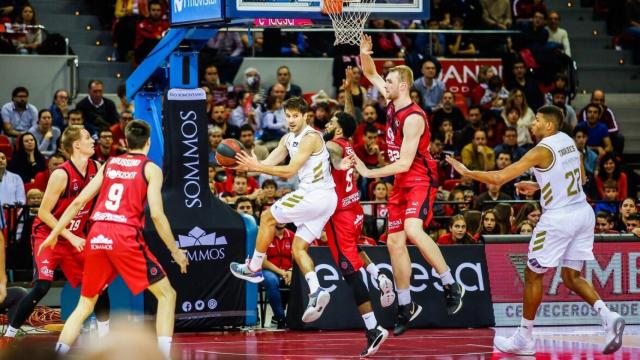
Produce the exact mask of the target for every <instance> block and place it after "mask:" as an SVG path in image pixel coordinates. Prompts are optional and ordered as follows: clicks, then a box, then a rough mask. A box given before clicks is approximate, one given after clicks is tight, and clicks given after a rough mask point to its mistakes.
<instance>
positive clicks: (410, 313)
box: [393, 301, 422, 336]
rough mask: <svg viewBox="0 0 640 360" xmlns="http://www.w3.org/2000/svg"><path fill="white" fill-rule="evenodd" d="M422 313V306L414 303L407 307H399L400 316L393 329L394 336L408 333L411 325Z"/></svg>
mask: <svg viewBox="0 0 640 360" xmlns="http://www.w3.org/2000/svg"><path fill="white" fill-rule="evenodd" d="M420 312H422V306H420V305H418V304H416V303H415V302H413V301H412V302H411V303H410V304H407V305H398V315H397V317H396V324H395V326H394V328H393V335H394V336H399V335H402V334H403V333H404V332H405V331H407V329H409V323H410V322H411V321H413V319H415V318H417V317H418V315H420Z"/></svg>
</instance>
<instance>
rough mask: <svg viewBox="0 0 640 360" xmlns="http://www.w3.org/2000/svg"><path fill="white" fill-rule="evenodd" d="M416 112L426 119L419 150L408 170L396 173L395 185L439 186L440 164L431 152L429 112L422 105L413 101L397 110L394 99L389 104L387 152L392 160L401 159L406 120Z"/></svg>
mask: <svg viewBox="0 0 640 360" xmlns="http://www.w3.org/2000/svg"><path fill="white" fill-rule="evenodd" d="M413 114H416V115H418V116H420V117H421V118H422V119H423V121H424V131H423V133H422V135H421V136H420V142H419V143H418V150H417V151H416V156H415V157H414V158H413V163H412V164H411V167H410V168H409V170H408V171H407V172H404V173H399V174H396V175H395V184H394V186H398V187H413V186H416V185H423V186H426V185H431V186H438V165H437V162H436V161H435V160H434V159H433V157H431V153H430V152H429V141H430V140H431V138H430V133H431V132H430V131H429V122H428V116H427V114H426V113H425V112H424V111H423V110H422V108H420V106H418V105H416V104H414V103H411V105H408V106H405V107H403V108H402V109H399V110H396V109H395V106H394V105H393V101H391V102H389V105H387V154H388V155H389V161H390V162H392V163H393V162H396V161H398V160H399V159H400V148H401V147H402V140H403V139H404V134H403V129H404V122H405V120H406V119H407V118H408V117H409V116H410V115H413Z"/></svg>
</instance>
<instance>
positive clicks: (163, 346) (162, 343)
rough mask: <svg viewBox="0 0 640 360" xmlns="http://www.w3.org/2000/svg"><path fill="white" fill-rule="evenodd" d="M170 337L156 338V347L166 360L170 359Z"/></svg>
mask: <svg viewBox="0 0 640 360" xmlns="http://www.w3.org/2000/svg"><path fill="white" fill-rule="evenodd" d="M171 341H172V338H171V336H158V347H159V348H160V352H161V353H162V355H164V357H165V358H166V359H170V358H171Z"/></svg>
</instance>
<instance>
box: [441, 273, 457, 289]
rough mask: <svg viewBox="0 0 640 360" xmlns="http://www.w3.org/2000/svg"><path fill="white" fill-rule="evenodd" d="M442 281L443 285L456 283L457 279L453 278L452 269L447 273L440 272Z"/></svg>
mask: <svg viewBox="0 0 640 360" xmlns="http://www.w3.org/2000/svg"><path fill="white" fill-rule="evenodd" d="M439 276H440V281H441V282H442V285H451V284H454V283H455V282H456V281H455V280H453V276H452V275H451V270H447V271H446V272H445V273H443V274H440V275H439Z"/></svg>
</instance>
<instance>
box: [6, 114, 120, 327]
mask: <svg viewBox="0 0 640 360" xmlns="http://www.w3.org/2000/svg"><path fill="white" fill-rule="evenodd" d="M93 143H94V142H93V139H92V138H91V135H90V134H89V132H88V131H87V130H85V129H84V128H83V127H82V126H77V125H76V126H74V125H72V126H69V127H67V128H66V129H65V131H64V133H63V134H62V138H61V144H62V147H63V148H64V150H65V151H66V152H67V153H68V154H70V159H69V160H68V161H66V162H64V163H63V164H62V165H60V166H59V167H58V168H56V169H55V170H53V172H52V173H51V176H50V178H49V181H48V183H47V187H46V190H45V192H44V196H43V197H42V204H41V205H40V209H39V210H38V217H37V218H36V219H35V220H34V222H33V230H32V234H31V242H32V248H33V253H34V261H35V269H34V276H33V281H34V285H33V288H32V289H31V291H29V293H28V294H27V295H26V296H25V297H24V298H23V299H22V300H21V301H20V303H19V304H18V307H17V310H16V312H15V315H14V316H13V318H12V319H11V322H10V324H9V327H8V328H7V330H6V332H5V336H6V337H15V336H16V332H17V331H18V329H20V327H21V326H22V325H23V324H24V322H25V321H26V320H27V319H28V318H29V316H30V315H31V313H32V312H33V309H34V308H35V307H36V305H37V304H38V302H40V300H42V298H43V297H44V296H45V295H46V294H47V292H49V288H50V287H51V282H52V281H53V272H54V271H55V270H56V269H57V268H58V267H60V268H61V269H62V272H63V273H64V275H65V277H66V278H67V280H68V281H69V283H70V284H71V286H72V287H74V288H75V287H77V286H78V285H79V284H80V282H81V280H82V269H83V267H84V253H83V248H84V239H82V238H83V237H84V236H85V235H86V228H87V224H86V223H87V220H88V219H89V214H90V212H91V207H92V206H93V203H87V204H86V206H84V207H83V208H82V209H81V210H80V212H79V213H78V214H77V215H76V216H74V217H73V220H72V221H71V224H70V225H69V227H68V228H66V229H63V231H62V236H63V237H64V238H65V240H64V241H61V242H60V246H58V247H56V248H55V249H46V250H45V251H43V252H41V253H39V254H36V252H37V250H38V247H39V246H40V245H41V244H42V243H43V242H44V240H45V239H46V237H47V236H48V235H49V233H50V232H51V229H52V228H53V227H54V226H55V225H56V221H57V219H59V218H60V216H61V215H62V213H63V212H64V211H65V209H66V208H67V207H68V206H69V204H71V202H72V201H73V200H74V199H75V198H76V196H78V194H79V193H80V192H81V191H82V189H83V188H84V187H85V186H86V185H87V184H88V183H89V181H91V179H93V177H94V176H95V175H96V173H97V171H98V167H99V165H98V164H97V163H96V162H95V161H93V160H90V159H89V158H90V157H91V156H92V155H93V152H94V150H93V149H94V148H93ZM96 317H97V319H98V333H99V335H100V336H104V335H106V333H107V332H108V330H109V297H108V295H107V293H106V292H105V293H104V295H103V296H101V297H100V299H99V301H98V303H97V304H96Z"/></svg>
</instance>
